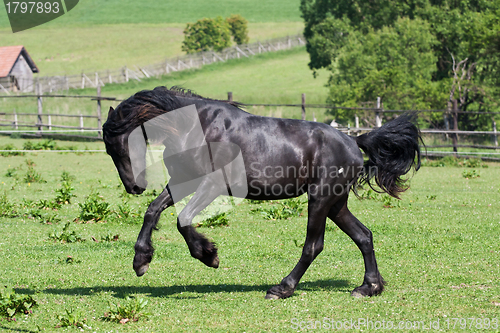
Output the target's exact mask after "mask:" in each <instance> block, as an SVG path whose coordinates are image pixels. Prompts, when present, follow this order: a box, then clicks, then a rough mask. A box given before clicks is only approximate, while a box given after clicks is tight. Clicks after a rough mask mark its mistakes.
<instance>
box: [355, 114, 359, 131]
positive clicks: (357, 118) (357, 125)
mask: <svg viewBox="0 0 500 333" xmlns="http://www.w3.org/2000/svg"><path fill="white" fill-rule="evenodd" d="M354 123H355V126H356V136H358V135H359V117H358V115H357V114H355V115H354Z"/></svg>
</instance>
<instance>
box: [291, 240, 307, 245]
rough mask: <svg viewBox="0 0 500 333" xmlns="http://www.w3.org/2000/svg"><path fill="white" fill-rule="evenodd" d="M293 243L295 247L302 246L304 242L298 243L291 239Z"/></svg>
mask: <svg viewBox="0 0 500 333" xmlns="http://www.w3.org/2000/svg"><path fill="white" fill-rule="evenodd" d="M293 243H294V244H295V246H296V247H304V244H305V243H304V242H302V243H299V241H298V240H296V239H294V240H293Z"/></svg>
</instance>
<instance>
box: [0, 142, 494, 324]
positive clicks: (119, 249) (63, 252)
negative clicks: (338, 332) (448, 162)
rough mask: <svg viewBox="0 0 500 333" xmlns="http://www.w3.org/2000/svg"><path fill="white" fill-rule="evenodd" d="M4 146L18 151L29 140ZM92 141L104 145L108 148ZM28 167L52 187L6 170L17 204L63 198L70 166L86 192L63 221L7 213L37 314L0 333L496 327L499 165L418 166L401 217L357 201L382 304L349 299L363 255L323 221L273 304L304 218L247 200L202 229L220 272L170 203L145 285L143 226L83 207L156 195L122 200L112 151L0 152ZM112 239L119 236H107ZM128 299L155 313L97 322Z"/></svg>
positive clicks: (6, 270)
mask: <svg viewBox="0 0 500 333" xmlns="http://www.w3.org/2000/svg"><path fill="white" fill-rule="evenodd" d="M2 141H3V142H4V143H13V144H14V145H15V146H22V144H23V141H22V140H14V139H8V138H2ZM67 144H68V143H64V142H61V143H60V144H59V145H67ZM78 144H80V143H78ZM82 145H83V144H82ZM88 145H89V146H91V147H92V148H102V143H90V144H88ZM28 158H29V159H31V160H33V162H34V163H35V166H34V168H35V169H36V170H37V171H38V172H40V173H41V175H42V177H43V178H44V179H45V180H47V183H31V184H25V183H23V182H22V179H18V180H16V178H14V177H6V176H4V172H2V173H1V174H0V191H1V192H4V191H5V193H6V194H7V199H8V200H10V201H11V202H13V203H15V204H16V205H21V204H22V200H23V199H24V200H34V201H38V200H40V199H47V200H50V199H52V198H54V197H55V195H56V192H55V190H56V189H57V188H60V184H61V174H62V172H63V171H68V172H69V173H70V174H72V175H74V176H76V179H75V180H74V181H73V183H72V184H73V186H74V187H75V191H74V193H75V194H76V195H77V197H75V198H73V199H72V201H71V204H66V205H63V206H62V207H61V208H60V210H57V211H53V212H52V213H56V214H57V215H58V217H60V218H61V221H60V222H59V223H57V224H52V225H51V224H42V223H40V222H39V221H37V220H34V219H32V218H28V217H27V216H19V217H15V218H7V217H2V218H0V226H1V228H2V235H3V237H2V241H1V242H0V243H1V247H0V256H1V257H2V271H1V274H0V284H1V285H3V286H7V287H10V288H14V290H15V292H16V293H17V294H19V295H33V298H34V299H35V300H36V302H37V303H38V307H36V308H34V309H33V314H30V315H28V316H24V315H18V316H17V317H16V318H17V321H15V322H9V321H6V320H0V330H5V331H23V330H28V331H36V330H37V328H38V327H39V328H41V329H45V331H48V332H53V331H65V328H60V329H55V326H56V325H58V324H59V323H60V320H59V319H58V318H61V316H62V317H64V316H67V313H68V312H66V311H69V313H75V314H78V318H79V321H81V322H83V321H84V320H85V325H87V326H89V327H92V331H97V332H109V331H119V332H166V331H169V332H170V331H171V332H174V331H175V332H182V331H189V332H192V331H203V332H207V331H210V332H228V331H230V332H233V331H246V332H258V331H261V332H262V331H273V332H283V331H285V332H286V331H292V328H291V327H292V319H293V318H296V320H301V321H307V320H320V321H322V320H323V318H324V317H326V318H333V319H335V320H342V319H350V318H354V320H357V318H369V319H370V320H382V319H384V320H386V321H387V320H392V321H395V322H399V321H402V320H410V321H414V320H415V321H416V320H419V321H425V322H427V323H428V322H429V320H432V321H436V320H438V319H440V323H441V325H442V326H441V329H443V330H444V331H457V330H456V329H455V330H452V329H446V327H445V326H444V325H445V324H444V323H445V320H446V319H447V318H448V319H450V318H471V317H476V318H477V317H479V318H490V319H491V318H493V317H495V316H496V317H497V318H498V313H499V312H498V310H499V306H500V296H499V295H500V286H499V284H498V276H499V274H500V266H499V262H500V247H499V238H498V237H499V236H498V235H499V234H500V220H499V217H498V211H499V209H500V207H499V206H500V204H499V202H500V191H499V189H500V182H499V180H498V174H499V171H500V165H498V164H490V165H489V167H488V168H481V170H480V177H479V178H474V179H466V178H464V177H463V176H462V172H463V171H464V168H462V167H440V168H436V167H423V168H422V169H421V170H420V171H419V172H418V173H417V174H416V175H415V177H414V178H413V179H412V182H411V183H412V188H411V190H409V191H408V192H407V193H406V194H404V196H403V201H401V202H400V204H399V205H395V204H394V201H393V202H392V205H393V206H396V207H394V208H384V207H383V206H384V200H383V198H381V197H380V196H377V195H375V196H370V197H374V198H375V199H365V200H358V199H356V198H354V196H352V198H351V199H350V202H349V205H350V208H351V210H352V211H353V212H354V214H355V215H356V216H357V217H358V218H359V219H360V220H361V221H362V222H363V223H364V224H365V225H367V226H368V227H369V228H370V229H371V230H372V231H373V234H374V243H375V249H376V254H377V258H378V263H379V268H380V271H381V273H382V275H383V276H384V278H385V280H386V281H387V282H388V285H387V286H386V291H385V292H384V293H383V294H382V295H380V296H377V297H373V298H366V299H353V298H351V297H350V296H349V292H350V291H351V290H352V289H353V288H355V287H356V286H358V285H359V284H361V282H362V276H363V262H362V258H361V254H360V253H359V250H358V249H357V248H356V246H355V245H354V244H353V242H352V241H351V240H350V239H349V238H348V237H347V236H346V235H345V234H344V233H342V232H341V231H340V230H339V229H338V228H337V227H336V226H335V225H334V224H333V223H331V222H328V228H327V232H326V235H325V250H324V251H323V252H322V253H321V255H319V256H318V258H317V259H316V260H315V262H314V263H313V264H312V265H311V267H310V269H309V270H308V271H307V273H306V274H305V276H304V278H303V279H302V281H301V283H300V284H299V286H298V289H297V290H296V292H295V294H294V295H293V296H292V297H291V298H289V299H286V300H280V301H268V300H265V299H264V297H263V296H264V295H265V292H266V290H267V289H268V288H269V287H271V286H272V285H274V284H276V283H279V281H280V280H281V279H282V278H283V277H284V276H285V275H287V274H288V273H289V272H290V270H291V269H292V268H293V266H294V265H295V264H296V263H297V260H298V258H299V256H300V252H301V248H300V246H299V245H297V244H302V243H303V241H304V238H305V231H306V217H305V216H300V217H292V218H290V219H286V220H266V219H264V217H261V216H260V215H259V214H255V213H252V209H255V208H257V207H261V208H265V209H268V208H270V207H272V206H273V205H277V204H278V203H277V202H275V203H269V202H263V203H260V204H255V203H250V202H245V203H243V204H241V205H240V206H238V208H237V209H235V210H233V211H231V213H230V214H229V215H228V220H229V221H228V224H229V225H228V226H226V227H222V228H213V229H212V228H202V229H199V230H200V231H201V232H203V233H204V234H206V235H207V236H208V237H209V238H210V239H212V240H214V241H216V242H217V245H218V247H219V253H220V259H221V266H220V268H219V269H217V270H214V269H211V268H207V267H205V266H204V265H203V264H202V263H200V262H199V261H197V260H195V259H193V258H191V257H190V255H189V251H188V249H187V246H186V245H185V243H184V241H183V239H182V236H180V234H179V233H178V232H177V230H176V227H175V209H174V208H169V209H167V210H166V211H165V212H164V213H163V215H162V218H161V220H160V230H159V231H156V232H154V236H153V240H154V244H155V247H156V249H157V250H156V253H155V258H154V259H153V262H152V264H151V268H150V270H149V271H148V272H147V273H146V275H145V276H143V277H141V278H137V277H136V276H135V274H134V272H133V270H132V259H133V245H134V242H135V240H136V238H137V234H138V232H139V229H140V225H139V224H137V223H131V222H130V221H125V220H124V221H122V220H120V219H117V218H115V217H113V218H111V217H110V218H109V220H108V221H107V222H105V223H103V222H100V223H87V224H83V223H75V222H73V221H74V219H75V218H76V217H78V215H79V212H80V210H79V205H78V204H79V203H82V202H84V200H85V198H86V197H87V196H88V195H89V194H90V193H91V192H92V191H99V193H100V194H101V195H102V196H103V198H104V199H105V200H106V202H109V203H110V204H111V209H113V210H117V209H118V208H117V207H118V205H120V204H122V203H123V202H124V200H126V201H128V204H129V205H130V206H131V207H133V208H134V209H142V211H144V209H145V204H146V203H147V202H148V201H149V200H151V199H152V197H151V196H145V195H142V196H129V195H125V196H123V195H122V194H123V186H122V185H121V184H120V181H119V179H118V177H117V174H116V171H115V168H114V166H113V164H112V161H111V159H110V158H109V157H108V156H107V155H105V154H103V153H95V154H84V155H76V154H72V153H70V154H59V153H53V152H52V153H49V152H43V151H42V152H40V153H37V154H27V155H25V156H10V157H0V170H7V169H10V168H19V169H17V174H18V175H21V176H22V175H23V174H24V173H25V172H26V171H27V166H26V163H25V160H26V159H28ZM20 210H21V211H23V209H22V208H20ZM68 221H69V222H70V223H71V226H70V228H69V229H70V231H75V233H76V234H77V235H79V236H80V237H82V238H84V239H86V241H85V242H77V243H61V242H55V241H53V240H50V239H49V237H48V235H49V234H51V233H54V232H60V231H61V230H62V228H63V226H64V225H65V224H66V223H67V222H68ZM107 235H119V238H118V240H117V241H113V242H111V241H109V242H108V241H101V240H102V239H105V238H106V236H107ZM92 237H94V238H95V239H96V240H98V241H97V242H96V241H93V240H92V239H93V238H92ZM69 257H71V259H72V260H68V258H69ZM127 296H132V297H135V298H137V299H141V298H142V299H144V300H145V301H147V302H148V303H147V305H146V306H145V308H144V309H143V311H144V313H149V314H150V316H148V317H147V318H140V319H139V320H138V321H137V322H128V323H127V324H117V323H114V322H109V321H105V320H103V319H102V318H103V316H104V314H105V313H107V312H109V306H110V304H120V305H124V304H126V303H127V301H126V298H127ZM86 330H87V329H86ZM89 331H90V330H89ZM293 331H297V329H294V330H293ZM387 331H389V332H391V330H387ZM471 331H474V330H473V329H472V330H471ZM488 331H493V332H495V331H497V332H498V329H496V330H491V329H490V330H488Z"/></svg>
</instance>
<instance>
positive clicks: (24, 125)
mask: <svg viewBox="0 0 500 333" xmlns="http://www.w3.org/2000/svg"><path fill="white" fill-rule="evenodd" d="M96 90H97V94H96V95H95V96H79V95H73V96H70V95H16V96H12V95H11V96H2V97H1V98H32V99H35V101H36V107H35V106H34V107H33V109H36V113H35V112H32V113H16V112H10V113H9V112H0V132H2V133H16V132H18V133H27V132H28V131H29V132H31V133H34V134H35V135H37V136H40V137H41V136H46V135H53V133H55V132H62V133H60V134H59V135H61V136H82V133H84V132H90V133H95V134H93V135H89V133H86V135H85V137H86V138H95V139H101V138H102V132H101V130H102V123H103V122H102V112H101V111H102V110H101V103H102V101H103V100H107V101H115V102H118V101H120V99H117V98H115V97H103V96H101V87H100V86H99V85H98V86H97V88H96ZM46 98H72V99H76V98H79V99H89V100H93V101H95V102H96V111H95V113H94V114H92V115H89V114H87V115H83V114H81V113H80V114H59V113H50V112H45V113H44V108H43V100H44V99H46ZM227 99H228V100H230V101H232V100H233V94H232V93H231V92H230V93H228V98H227ZM300 100H301V103H299V104H258V103H248V104H243V105H244V106H246V107H254V106H256V107H259V106H262V107H268V108H269V107H291V108H298V109H300V110H301V115H302V119H305V118H306V113H307V112H311V109H312V110H314V109H324V110H334V109H348V110H356V111H359V112H367V111H368V112H370V113H371V114H372V116H373V118H374V123H375V126H361V125H360V121H359V117H358V116H356V117H355V121H354V124H353V126H351V125H348V126H337V128H338V129H339V130H340V131H342V132H345V133H347V134H349V135H359V134H361V133H363V132H368V131H371V130H373V129H374V128H377V127H379V126H381V125H382V118H383V117H382V115H383V114H394V113H403V112H407V111H408V110H384V109H383V108H381V107H380V106H379V105H377V107H374V108H373V107H371V108H370V107H365V108H348V107H339V106H335V105H328V104H307V103H306V95H305V94H302V95H301V96H300ZM34 104H35V103H34ZM413 111H416V112H417V113H422V112H425V113H441V114H442V116H443V117H445V118H446V117H450V110H413ZM455 112H456V114H460V113H465V112H464V111H458V110H455ZM467 113H470V114H472V113H476V114H483V115H485V116H488V117H490V116H491V119H492V131H463V130H459V129H449V128H445V129H433V128H428V129H421V133H422V134H423V135H440V136H442V137H443V139H444V140H442V141H443V143H442V144H433V145H428V146H427V149H431V148H452V151H451V152H447V151H427V152H426V154H427V155H428V156H442V155H445V154H450V153H451V154H454V155H456V156H467V157H471V156H474V154H480V155H482V156H481V158H483V159H486V160H487V159H489V160H499V161H500V158H496V157H493V156H495V155H500V153H496V151H499V150H500V147H499V145H498V135H499V134H500V133H499V132H498V131H497V130H496V123H495V121H494V119H493V116H494V115H498V114H500V112H467ZM312 114H314V111H313V112H312ZM55 117H58V118H57V119H59V118H78V119H79V125H78V126H68V125H62V124H58V123H56V122H54V121H53V119H54V118H55ZM309 118H311V117H310V116H309ZM313 120H314V121H316V120H315V119H313ZM2 127H3V129H4V130H2V129H1V128H2ZM27 129H29V130H27ZM54 129H55V130H54ZM75 132H77V133H76V134H75ZM78 132H80V133H78ZM63 133H64V134H63ZM69 133H71V134H69ZM468 136H483V138H484V137H490V138H491V140H489V139H488V140H489V141H490V142H491V145H485V144H484V143H483V144H470V143H468V142H463V141H464V140H459V137H462V138H463V137H468ZM449 141H451V144H448V143H447V142H449ZM483 141H484V140H483ZM460 142H461V143H460ZM459 148H460V150H462V149H464V148H466V149H469V150H470V149H479V150H487V151H495V152H493V153H487V152H482V153H479V152H463V151H462V152H460V153H458V149H459ZM499 157H500V156H499Z"/></svg>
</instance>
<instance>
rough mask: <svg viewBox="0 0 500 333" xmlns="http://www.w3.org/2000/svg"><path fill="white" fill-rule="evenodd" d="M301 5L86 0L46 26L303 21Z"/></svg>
mask: <svg viewBox="0 0 500 333" xmlns="http://www.w3.org/2000/svg"><path fill="white" fill-rule="evenodd" d="M299 5H300V1H299V0H291V1H290V0H273V1H265V0H218V1H206V0H186V1H137V0H107V1H99V0H85V1H80V2H79V3H78V5H77V6H76V7H75V8H73V9H72V10H71V11H70V12H68V13H67V14H65V15H64V16H62V17H60V18H58V19H57V20H54V21H52V22H49V23H47V24H46V25H45V26H50V27H64V28H67V27H68V25H77V26H81V25H83V26H87V25H96V24H132V23H157V24H159V23H162V24H163V23H187V22H193V21H196V20H198V19H200V18H202V17H215V16H218V15H220V16H223V17H226V16H229V15H231V14H236V13H237V14H241V15H243V16H244V17H245V18H246V19H247V20H248V21H249V22H252V23H255V22H297V21H301V18H300V10H299ZM0 27H9V24H8V20H7V13H6V11H4V10H0ZM35 29H37V28H35Z"/></svg>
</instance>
